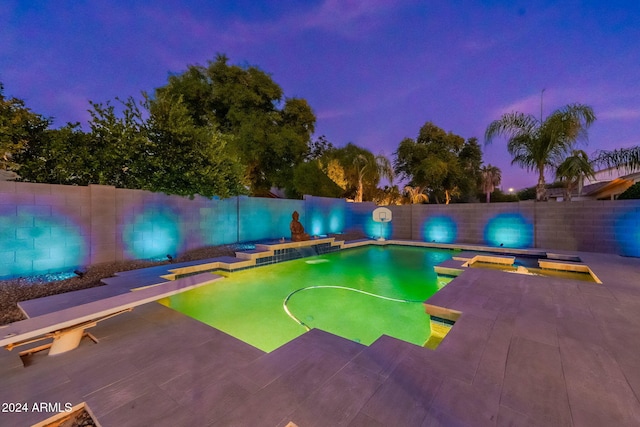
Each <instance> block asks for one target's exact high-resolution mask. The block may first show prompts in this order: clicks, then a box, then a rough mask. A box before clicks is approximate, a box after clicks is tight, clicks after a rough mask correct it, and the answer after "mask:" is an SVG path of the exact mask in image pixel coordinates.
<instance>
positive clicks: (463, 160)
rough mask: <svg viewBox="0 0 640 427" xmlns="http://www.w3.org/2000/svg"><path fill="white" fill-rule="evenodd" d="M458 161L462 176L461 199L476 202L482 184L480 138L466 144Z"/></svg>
mask: <svg viewBox="0 0 640 427" xmlns="http://www.w3.org/2000/svg"><path fill="white" fill-rule="evenodd" d="M458 161H459V162H460V168H461V169H462V174H461V176H460V184H459V187H460V191H461V199H462V201H465V202H476V201H478V198H477V197H476V193H477V190H478V188H479V187H480V185H481V182H482V174H481V173H480V167H481V166H482V149H481V148H480V144H479V143H478V138H469V139H467V141H466V142H465V143H464V146H463V147H462V150H461V151H460V154H458Z"/></svg>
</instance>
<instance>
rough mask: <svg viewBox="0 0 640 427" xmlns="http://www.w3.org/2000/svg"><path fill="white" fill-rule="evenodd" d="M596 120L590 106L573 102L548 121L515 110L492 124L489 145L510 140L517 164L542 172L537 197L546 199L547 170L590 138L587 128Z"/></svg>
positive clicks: (555, 112) (510, 149) (509, 149)
mask: <svg viewBox="0 0 640 427" xmlns="http://www.w3.org/2000/svg"><path fill="white" fill-rule="evenodd" d="M595 120H596V116H595V114H594V113H593V109H592V108H591V107H589V106H588V105H582V104H570V105H567V106H565V107H562V108H560V109H558V110H556V111H554V112H553V113H552V114H551V115H550V116H548V117H547V118H546V120H544V121H542V117H541V118H540V120H538V119H537V118H536V117H534V116H533V115H531V114H524V113H518V112H512V113H507V114H504V115H503V116H502V117H501V118H500V119H498V120H495V121H493V122H491V124H489V126H488V127H487V130H486V132H485V144H488V143H490V142H491V141H492V140H493V138H495V137H496V136H499V135H501V136H504V137H506V138H507V139H508V143H507V150H508V151H509V154H511V155H512V156H513V161H512V162H511V164H514V163H517V164H519V165H520V166H522V167H524V168H525V169H527V170H533V171H537V172H538V184H537V185H536V200H538V201H540V200H546V196H547V194H546V193H547V191H546V188H545V179H544V172H545V169H551V168H553V166H554V165H557V164H558V163H560V162H561V159H563V158H564V157H565V156H566V155H567V154H568V153H569V150H571V149H572V148H573V146H574V144H575V143H576V142H578V141H579V140H581V139H586V136H587V132H586V131H587V128H588V127H589V126H590V125H591V123H593V122H594V121H595Z"/></svg>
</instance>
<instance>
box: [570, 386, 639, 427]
mask: <svg viewBox="0 0 640 427" xmlns="http://www.w3.org/2000/svg"><path fill="white" fill-rule="evenodd" d="M567 392H568V394H569V405H570V406H571V415H572V418H573V422H574V424H575V425H577V426H594V427H599V426H637V425H639V424H640V402H638V399H637V398H636V397H635V396H634V394H633V391H632V390H631V388H630V387H629V384H628V383H627V382H626V381H619V380H615V379H613V378H607V377H597V378H596V377H592V376H587V375H585V376H580V375H567Z"/></svg>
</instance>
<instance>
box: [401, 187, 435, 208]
mask: <svg viewBox="0 0 640 427" xmlns="http://www.w3.org/2000/svg"><path fill="white" fill-rule="evenodd" d="M404 191H405V192H406V193H407V196H408V197H409V203H411V204H412V205H413V204H415V203H422V202H425V203H426V202H428V201H429V196H427V195H426V194H424V193H423V191H424V188H422V187H411V186H409V185H407V186H406V187H404Z"/></svg>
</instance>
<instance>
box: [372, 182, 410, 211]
mask: <svg viewBox="0 0 640 427" xmlns="http://www.w3.org/2000/svg"><path fill="white" fill-rule="evenodd" d="M372 200H373V201H374V202H375V203H376V204H377V205H379V206H388V205H401V204H402V202H403V197H402V193H400V190H399V189H398V186H397V185H385V186H384V187H383V188H377V189H376V191H375V193H374V195H373V197H372Z"/></svg>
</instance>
